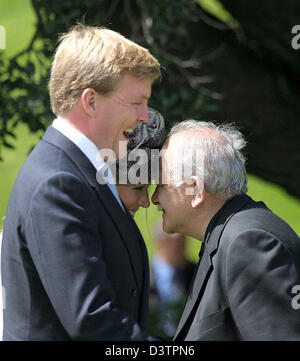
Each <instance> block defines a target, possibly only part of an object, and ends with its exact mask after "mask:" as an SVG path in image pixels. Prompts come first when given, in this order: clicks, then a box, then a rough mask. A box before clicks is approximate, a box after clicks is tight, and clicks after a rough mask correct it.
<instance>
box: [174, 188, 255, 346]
mask: <svg viewBox="0 0 300 361" xmlns="http://www.w3.org/2000/svg"><path fill="white" fill-rule="evenodd" d="M249 200H250V198H249V197H248V196H247V195H245V194H242V195H239V196H236V197H234V198H233V199H231V200H230V201H228V202H227V203H226V205H225V207H224V209H223V211H222V213H221V214H220V216H219V218H218V219H217V220H216V225H215V226H214V229H213V230H212V233H211V235H210V237H209V239H207V241H206V245H205V250H204V253H203V256H202V259H200V260H199V263H198V269H197V270H196V276H195V279H194V282H193V285H192V287H191V288H190V292H189V295H188V297H187V301H186V305H185V308H184V310H183V313H182V316H181V319H180V322H179V325H178V327H177V330H176V333H175V336H174V339H176V338H177V337H178V336H179V334H180V333H181V332H182V330H183V328H184V326H185V325H186V324H188V323H187V321H188V320H189V318H190V317H191V316H192V315H193V314H194V312H193V310H195V309H196V306H197V305H198V304H199V303H200V302H201V298H202V295H203V292H204V290H205V286H206V283H207V281H208V279H209V277H210V275H211V272H212V271H213V257H214V255H215V254H216V252H217V250H218V247H219V242H220V238H221V235H222V233H223V231H224V229H225V227H226V225H227V223H228V222H229V220H230V219H231V217H232V216H233V215H234V214H236V213H237V212H238V211H239V210H240V209H242V208H243V207H244V206H245V205H246V204H247V203H248V202H249ZM203 246H204V244H203V245H202V247H203Z"/></svg>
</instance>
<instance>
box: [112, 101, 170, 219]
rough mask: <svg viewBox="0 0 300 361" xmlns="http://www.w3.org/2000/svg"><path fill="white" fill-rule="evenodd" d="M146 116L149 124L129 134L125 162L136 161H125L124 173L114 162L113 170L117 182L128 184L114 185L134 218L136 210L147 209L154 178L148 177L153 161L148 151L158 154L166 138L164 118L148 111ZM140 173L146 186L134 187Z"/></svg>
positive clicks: (156, 112) (150, 110)
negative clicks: (150, 185)
mask: <svg viewBox="0 0 300 361" xmlns="http://www.w3.org/2000/svg"><path fill="white" fill-rule="evenodd" d="M148 112H149V121H148V123H140V124H139V125H138V126H137V127H136V128H135V129H134V131H133V132H132V133H130V134H129V142H128V145H127V158H129V159H135V158H136V159H137V160H135V161H130V160H128V161H127V162H126V167H125V169H124V167H121V162H122V160H121V161H120V162H117V167H116V174H117V181H118V180H120V179H122V180H124V179H126V180H127V183H126V184H121V181H119V182H118V183H117V190H118V193H119V195H120V198H121V199H122V201H123V203H124V204H125V206H126V207H127V208H128V210H129V212H130V214H131V215H132V216H133V217H134V215H135V213H136V212H137V210H138V209H139V207H143V208H148V207H149V205H150V202H149V196H148V186H149V184H150V183H151V180H152V179H153V175H151V159H153V156H152V155H151V150H153V149H159V150H160V149H161V147H162V145H163V143H164V141H165V136H166V134H165V124H164V118H163V116H162V115H161V114H160V113H159V112H158V111H157V110H154V109H152V108H150V107H149V108H148ZM141 150H143V151H144V155H145V157H144V156H143V157H141V156H140V154H141V152H140V151H141ZM146 155H147V156H146ZM137 166H138V167H137ZM135 169H137V172H136V173H137V174H133V173H132V172H131V171H132V170H135ZM141 172H144V173H143V174H144V175H145V174H146V176H147V179H146V182H144V181H143V182H142V183H143V184H141V183H136V181H134V182H132V180H136V179H139V178H137V177H140V176H141V174H140V173H141ZM122 183H123V182H122ZM144 183H147V184H144Z"/></svg>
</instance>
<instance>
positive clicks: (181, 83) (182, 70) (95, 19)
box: [0, 0, 216, 155]
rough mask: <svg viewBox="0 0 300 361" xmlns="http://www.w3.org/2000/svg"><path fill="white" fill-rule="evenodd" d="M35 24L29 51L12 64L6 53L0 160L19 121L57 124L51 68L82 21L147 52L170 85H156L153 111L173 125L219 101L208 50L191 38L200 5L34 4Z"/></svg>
mask: <svg viewBox="0 0 300 361" xmlns="http://www.w3.org/2000/svg"><path fill="white" fill-rule="evenodd" d="M31 3H32V7H33V10H34V14H35V17H36V21H37V22H36V26H35V29H34V33H33V35H32V39H31V41H30V42H29V44H28V46H27V48H25V49H23V50H22V51H21V52H20V53H19V54H16V55H15V56H14V57H12V58H10V59H8V58H7V57H4V55H3V52H1V53H0V82H1V88H0V155H1V151H2V150H3V147H10V146H11V142H10V140H11V137H13V136H14V134H15V127H16V126H17V124H19V123H21V122H22V123H26V124H27V125H28V126H29V129H30V130H31V131H32V132H37V131H38V130H45V128H46V127H47V126H48V125H49V124H50V122H51V120H52V119H53V114H52V113H51V111H50V109H51V108H50V102H49V95H48V79H49V69H50V64H51V60H52V58H53V54H54V51H55V48H56V45H57V39H58V36H59V35H60V34H61V33H64V32H66V31H67V30H68V28H69V27H70V26H71V25H74V24H75V23H76V22H78V21H80V22H84V23H86V24H87V25H96V26H108V27H109V28H111V29H113V30H116V31H119V32H121V33H122V34H124V35H125V36H127V37H129V38H130V39H132V40H134V41H136V42H137V43H139V44H141V45H142V46H145V47H146V48H148V49H149V50H150V51H151V53H152V54H153V55H154V56H156V57H157V58H158V59H159V61H160V63H161V65H162V67H163V82H161V83H159V84H156V85H154V89H153V96H152V99H151V102H150V105H152V106H153V107H155V108H157V109H159V110H160V111H161V112H162V114H164V115H165V117H166V120H167V123H168V125H170V124H171V123H173V122H175V121H176V122H178V121H181V120H183V117H184V118H190V117H193V118H198V119H199V118H202V119H204V118H205V117H206V116H207V114H209V113H210V112H211V111H213V110H215V109H216V102H215V100H214V99H212V96H211V93H210V91H209V90H208V89H206V88H205V86H204V85H205V84H203V83H205V81H206V80H205V79H203V78H202V77H201V74H200V68H201V61H200V60H199V59H200V58H201V47H199V46H195V45H196V44H195V41H194V39H192V38H191V36H190V32H191V31H192V28H193V24H194V23H195V22H197V11H198V7H197V4H196V2H195V1H194V0H164V1H158V0H155V1H151V2H149V1H143V0H138V1H119V0H113V1H111V0H103V1H95V0H85V1H84V2H82V1H79V0H72V1H60V0H59V1H58V0H53V1H46V0H32V1H31Z"/></svg>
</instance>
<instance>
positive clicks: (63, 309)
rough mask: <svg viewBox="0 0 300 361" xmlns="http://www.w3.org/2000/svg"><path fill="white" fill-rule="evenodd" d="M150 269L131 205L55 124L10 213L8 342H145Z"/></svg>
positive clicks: (23, 173)
mask: <svg viewBox="0 0 300 361" xmlns="http://www.w3.org/2000/svg"><path fill="white" fill-rule="evenodd" d="M124 208H125V209H126V207H125V206H124ZM148 268H149V265H148V258H147V252H146V248H145V245H144V241H143V239H142V237H141V235H140V233H139V231H138V229H137V227H136V225H135V223H134V221H133V219H132V217H131V216H130V214H129V213H128V211H127V210H126V213H124V212H123V210H122V209H121V207H120V205H119V204H118V202H117V200H116V199H115V197H114V196H113V194H112V193H111V191H110V190H109V188H108V187H107V186H106V185H100V184H98V183H97V181H96V170H95V168H94V167H93V165H92V164H91V162H90V161H89V160H88V158H86V156H85V155H84V154H83V153H82V152H81V150H80V149H79V148H78V147H77V146H76V145H74V144H73V143H72V142H71V141H70V140H68V139H67V138H66V137H65V136H64V135H62V134H61V133H60V132H58V131H57V130H56V129H54V128H53V127H50V128H49V129H48V130H47V131H46V133H45V135H44V137H43V139H42V140H41V142H40V143H39V144H38V145H37V146H36V148H35V149H34V150H33V152H32V153H31V154H30V156H29V157H28V159H27V161H26V162H25V164H24V166H23V167H22V169H21V170H20V172H19V174H18V177H17V180H16V182H15V185H14V187H13V190H12V193H11V196H10V200H9V204H8V208H7V212H6V220H5V226H4V234H3V243H2V282H3V286H4V288H5V296H6V302H5V304H6V308H5V309H4V312H3V318H4V326H3V339H4V340H142V339H144V337H146V336H145V334H144V331H143V330H144V329H145V327H146V314H147V308H148V288H149V269H148Z"/></svg>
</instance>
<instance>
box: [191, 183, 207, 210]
mask: <svg viewBox="0 0 300 361" xmlns="http://www.w3.org/2000/svg"><path fill="white" fill-rule="evenodd" d="M189 184H190V185H191V186H190V187H192V188H193V198H192V200H191V206H192V207H193V208H197V207H198V206H199V205H200V204H202V203H203V202H204V201H205V189H204V182H203V181H202V180H201V179H200V178H199V177H197V176H192V177H190V180H189Z"/></svg>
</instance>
